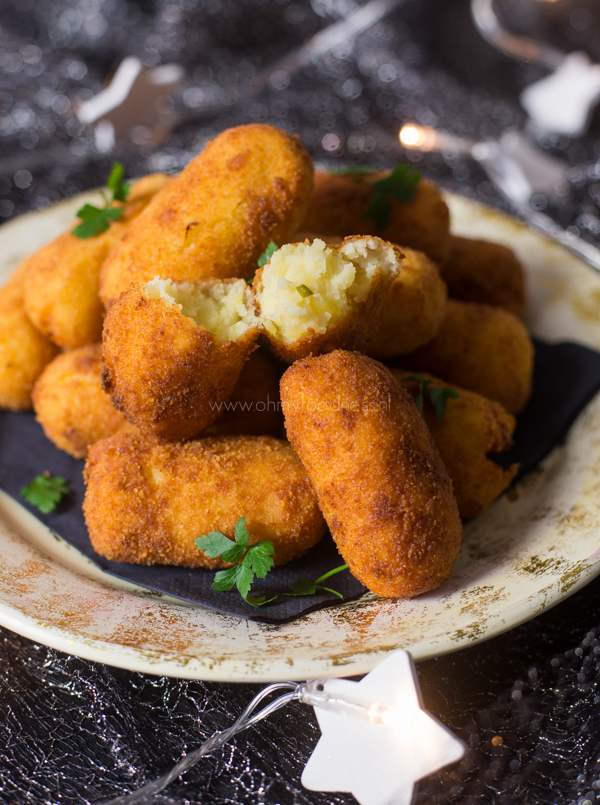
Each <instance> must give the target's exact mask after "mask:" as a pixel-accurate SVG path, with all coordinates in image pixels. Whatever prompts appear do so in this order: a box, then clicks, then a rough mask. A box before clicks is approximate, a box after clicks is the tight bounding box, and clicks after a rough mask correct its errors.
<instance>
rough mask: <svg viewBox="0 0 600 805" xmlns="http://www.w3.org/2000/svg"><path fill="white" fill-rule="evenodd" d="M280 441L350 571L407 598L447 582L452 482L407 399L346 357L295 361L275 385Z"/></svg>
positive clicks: (457, 532) (376, 367) (381, 371)
mask: <svg viewBox="0 0 600 805" xmlns="http://www.w3.org/2000/svg"><path fill="white" fill-rule="evenodd" d="M281 400H282V403H283V411H284V416H285V427H286V431H287V434H288V438H289V440H290V442H291V444H292V446H293V447H294V449H295V450H296V452H297V453H298V455H299V456H300V459H301V460H302V463H303V464H304V466H305V467H306V470H307V472H308V475H309V477H310V480H311V481H312V483H313V485H314V487H315V490H316V492H317V496H318V499H319V505H320V507H321V511H322V512H323V515H324V516H325V520H326V521H327V524H328V526H329V529H330V531H331V534H332V536H333V538H334V540H335V542H336V545H337V547H338V550H339V551H340V553H341V554H342V556H343V557H344V560H345V561H346V562H347V563H348V565H349V568H350V571H351V572H352V574H353V575H354V576H356V578H358V579H359V580H360V581H361V582H362V583H363V584H365V585H366V586H367V587H368V588H369V590H371V591H372V592H374V593H376V594H377V595H381V596H385V597H388V598H397V597H402V598H411V597H413V596H415V595H419V594H421V593H424V592H427V591H428V590H433V589H435V588H436V587H438V586H439V585H440V584H441V583H442V582H444V581H445V580H446V579H448V578H449V577H450V575H451V573H452V566H453V565H454V560H455V559H456V556H457V554H458V550H459V547H460V542H461V537H462V524H461V520H460V516H459V513H458V507H457V505H456V500H455V499H454V495H453V493H452V482H451V481H450V478H449V477H448V473H447V471H446V469H445V467H444V465H443V462H442V460H441V458H440V455H439V453H438V451H437V448H436V447H435V444H434V443H433V440H432V438H431V435H430V434H429V431H428V430H427V426H426V425H425V422H424V421H423V418H422V416H421V414H420V413H419V411H418V409H417V407H416V405H415V404H414V402H413V399H412V397H411V396H410V394H408V392H407V391H406V390H405V389H404V388H403V387H402V386H401V385H400V384H399V383H398V382H397V381H396V380H395V378H394V377H393V376H392V375H391V374H390V372H389V371H388V370H387V369H385V367H384V366H382V365H381V364H380V363H377V362H376V361H374V360H372V359H371V358H367V357H366V356H365V355H361V354H359V353H352V352H344V351H342V350H339V351H337V352H330V353H328V354H327V355H320V356H318V357H315V358H306V359H305V360H302V361H297V362H296V363H295V364H294V365H293V366H291V367H290V368H289V369H288V370H287V371H286V372H285V374H284V375H283V377H282V379H281Z"/></svg>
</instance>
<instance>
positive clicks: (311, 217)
mask: <svg viewBox="0 0 600 805" xmlns="http://www.w3.org/2000/svg"><path fill="white" fill-rule="evenodd" d="M385 175H386V174H384V173H381V174H371V175H370V176H361V181H360V182H357V181H355V178H356V177H352V176H340V175H337V176H336V175H334V174H330V173H324V172H322V171H316V172H315V186H314V191H313V195H312V198H311V200H310V203H309V206H308V210H307V213H306V216H305V217H304V220H303V221H302V224H301V226H300V227H299V229H302V230H306V231H308V232H317V233H318V234H319V236H321V235H341V236H342V237H346V236H347V235H379V237H381V238H383V239H384V240H389V241H391V242H392V243H397V244H399V245H401V246H408V247H410V248H411V249H418V250H419V251H422V252H425V254H426V255H428V256H429V257H430V258H431V259H432V260H433V261H434V262H435V263H437V264H438V265H442V264H443V263H444V262H445V260H446V258H447V257H448V254H449V251H450V213H449V212H448V207H447V206H446V202H445V201H444V199H443V198H442V196H441V194H440V191H439V190H438V188H437V187H436V186H435V185H434V184H433V183H432V182H428V181H427V179H421V181H420V182H419V183H418V185H417V187H416V192H415V198H414V200H413V201H411V202H403V201H396V200H395V199H390V202H391V205H392V212H391V218H390V223H389V226H388V227H387V228H386V229H385V230H384V231H383V232H381V231H379V229H378V228H377V226H376V224H375V222H374V221H372V220H371V219H370V218H364V217H363V213H364V211H365V210H366V208H367V206H368V205H369V203H370V202H371V199H372V198H373V191H372V189H371V188H370V187H369V184H368V182H369V181H372V180H375V179H381V178H383V176H385ZM363 180H364V181H363Z"/></svg>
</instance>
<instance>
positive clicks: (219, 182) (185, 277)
mask: <svg viewBox="0 0 600 805" xmlns="http://www.w3.org/2000/svg"><path fill="white" fill-rule="evenodd" d="M312 180H313V167H312V162H311V159H310V157H309V156H308V154H307V153H306V152H305V151H304V150H303V149H302V148H301V147H300V145H299V144H298V141H297V139H296V138H295V137H290V136H289V135H287V134H286V133H285V132H284V131H281V130H280V129H277V128H274V127H273V126H266V125H259V124H254V125H249V126H238V127H237V128H233V129H227V131H224V132H223V133H222V134H220V135H219V136H218V137H216V138H215V139H214V140H213V141H212V142H210V143H209V144H208V145H207V146H206V148H205V150H204V151H203V152H202V153H201V154H200V155H199V156H198V157H196V158H195V159H193V160H192V161H191V162H190V164H189V165H188V166H187V167H186V168H185V170H183V171H182V173H181V174H180V175H179V176H178V177H177V178H175V179H174V180H173V181H172V182H171V183H170V184H169V185H168V186H167V187H165V188H164V189H163V190H162V191H161V192H160V193H158V194H157V195H156V196H155V197H154V199H153V200H152V201H151V203H150V204H149V205H148V207H146V209H145V210H144V211H143V212H142V214H141V215H140V216H139V217H138V218H137V219H136V220H135V221H134V222H133V223H132V224H131V226H130V228H129V230H128V232H127V236H126V237H125V238H124V240H123V241H122V242H121V243H119V245H118V246H117V247H116V248H115V249H114V251H113V252H112V253H111V255H110V257H109V259H108V260H107V261H106V263H105V264H104V266H103V268H102V273H101V278H100V296H101V297H102V300H103V301H104V303H105V304H106V306H107V307H109V306H110V304H111V303H112V302H113V301H114V300H115V299H116V298H117V297H118V296H119V294H120V293H121V291H123V290H125V288H127V287H128V285H129V284H130V283H131V282H148V281H149V280H151V279H152V278H153V277H154V276H156V275H158V276H160V277H162V278H163V279H167V278H168V279H172V280H175V281H185V282H195V281H197V280H204V279H209V278H217V279H225V278H228V277H245V278H249V277H251V276H252V275H253V274H254V271H255V269H256V262H257V260H258V258H259V257H260V255H261V254H262V252H263V251H264V250H265V248H266V247H267V245H268V243H269V241H275V243H283V242H284V241H285V239H286V238H287V237H288V236H289V235H290V234H291V233H292V232H295V231H296V230H297V229H298V227H299V225H300V221H301V220H302V217H303V216H304V212H305V210H306V205H307V203H308V199H309V196H310V193H311V190H312Z"/></svg>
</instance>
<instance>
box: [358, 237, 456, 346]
mask: <svg viewBox="0 0 600 805" xmlns="http://www.w3.org/2000/svg"><path fill="white" fill-rule="evenodd" d="M402 251H403V252H404V262H403V263H402V270H401V271H400V273H399V274H398V276H397V277H396V278H395V279H394V280H393V281H392V283H391V285H390V287H389V288H388V289H387V291H386V292H385V295H384V297H383V305H382V308H381V316H380V319H379V326H378V328H377V332H376V333H375V336H374V337H373V339H372V340H371V341H369V343H368V345H367V353H368V354H369V355H371V356H372V357H373V358H389V357H392V356H394V355H404V354H406V353H407V352H413V350H415V349H418V348H419V347H421V346H423V344H426V343H427V342H428V341H431V339H432V338H433V337H434V336H435V334H436V333H437V331H438V330H439V328H440V326H441V324H442V321H443V319H444V314H445V312H446V302H447V300H448V292H447V290H446V285H445V283H444V281H443V280H442V279H441V278H440V274H439V271H438V268H437V266H436V264H435V263H434V262H433V261H432V260H430V259H429V258H428V257H427V255H426V254H425V253H424V252H418V251H415V250H414V249H407V248H406V247H404V246H403V247H402Z"/></svg>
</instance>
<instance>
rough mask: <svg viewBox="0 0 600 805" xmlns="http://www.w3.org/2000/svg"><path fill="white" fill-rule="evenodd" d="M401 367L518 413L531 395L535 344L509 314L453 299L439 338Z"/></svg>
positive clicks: (449, 301)
mask: <svg viewBox="0 0 600 805" xmlns="http://www.w3.org/2000/svg"><path fill="white" fill-rule="evenodd" d="M402 366H405V367H406V368H411V369H414V370H417V369H418V370H424V371H426V372H431V374H433V375H435V376H436V377H441V378H443V379H444V380H447V381H448V382H449V383H456V384H457V385H459V386H462V387H463V388H466V389H469V390H470V391H475V392H477V393H478V394H482V395H483V396H484V397H488V398H490V399H492V400H497V401H498V402H499V403H501V404H502V405H503V406H504V407H505V408H506V410H507V411H510V413H511V414H518V413H519V411H522V410H523V408H524V407H525V405H526V404H527V400H528V399H529V396H530V394H531V384H532V379H533V342H532V341H531V338H530V336H529V333H528V332H527V330H526V328H525V325H524V324H523V322H521V321H520V320H519V319H518V318H517V317H516V316H515V315H513V314H512V313H509V312H508V310H503V309H502V308H499V307H491V306H490V305H476V304H474V303H472V302H458V301H456V300H454V299H450V300H448V305H447V307H446V315H445V317H444V321H443V322H442V325H441V327H440V329H439V330H438V332H437V335H436V336H435V338H434V339H433V340H432V341H430V342H429V343H428V344H426V345H425V346H424V347H421V349H418V350H416V351H415V352H412V353H411V354H410V355H406V356H404V357H403V359H402Z"/></svg>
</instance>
